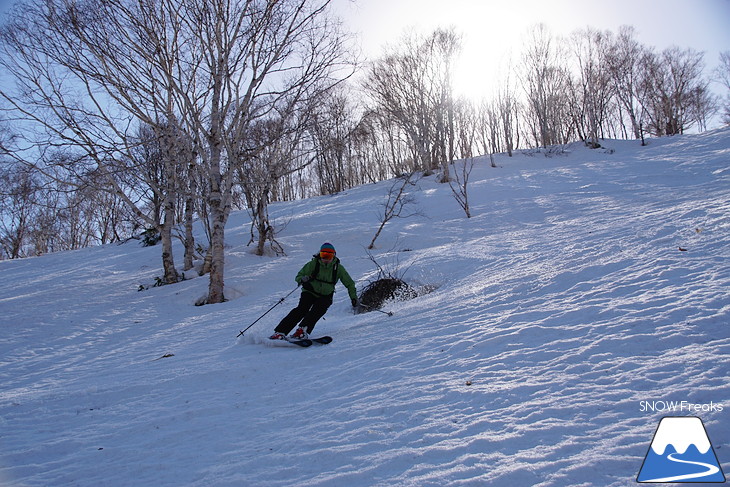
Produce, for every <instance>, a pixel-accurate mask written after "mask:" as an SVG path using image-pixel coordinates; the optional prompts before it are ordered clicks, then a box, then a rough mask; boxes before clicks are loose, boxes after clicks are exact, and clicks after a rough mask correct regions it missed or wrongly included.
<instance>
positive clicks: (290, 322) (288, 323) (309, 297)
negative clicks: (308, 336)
mask: <svg viewBox="0 0 730 487" xmlns="http://www.w3.org/2000/svg"><path fill="white" fill-rule="evenodd" d="M330 305H332V294H330V295H329V296H315V295H314V294H312V293H309V292H302V295H301V296H300V297H299V305H297V307H296V308H294V309H293V310H291V311H290V312H289V314H288V315H286V316H285V317H284V319H283V320H281V322H280V323H279V324H278V325H277V326H276V328H275V329H274V331H275V332H277V333H283V334H285V335H288V334H289V332H290V331H292V330H293V329H294V327H295V326H297V324H299V326H301V327H302V328H304V329H305V330H306V331H307V333H312V331H313V330H314V325H316V324H317V321H319V319H320V318H321V317H323V316H324V314H325V313H326V312H327V309H328V308H329V307H330ZM300 322H301V323H300Z"/></svg>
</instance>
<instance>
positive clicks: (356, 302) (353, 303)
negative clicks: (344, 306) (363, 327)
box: [352, 299, 360, 308]
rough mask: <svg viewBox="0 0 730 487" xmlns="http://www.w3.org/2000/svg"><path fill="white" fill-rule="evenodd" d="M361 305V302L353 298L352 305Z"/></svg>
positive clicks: (355, 306) (354, 306)
mask: <svg viewBox="0 0 730 487" xmlns="http://www.w3.org/2000/svg"><path fill="white" fill-rule="evenodd" d="M359 305H360V302H359V301H358V300H357V299H353V300H352V307H353V308H357V307H358V306H359Z"/></svg>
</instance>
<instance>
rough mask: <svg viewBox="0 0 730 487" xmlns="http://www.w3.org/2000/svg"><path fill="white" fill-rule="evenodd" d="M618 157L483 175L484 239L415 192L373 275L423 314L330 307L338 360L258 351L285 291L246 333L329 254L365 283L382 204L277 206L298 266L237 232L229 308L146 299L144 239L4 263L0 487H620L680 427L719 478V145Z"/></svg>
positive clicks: (167, 294)
mask: <svg viewBox="0 0 730 487" xmlns="http://www.w3.org/2000/svg"><path fill="white" fill-rule="evenodd" d="M604 145H605V148H603V149H598V150H593V151H591V150H588V149H586V148H582V147H580V145H577V144H576V145H572V146H570V147H569V150H568V151H566V152H565V153H557V154H551V157H545V154H544V151H542V152H535V151H527V152H522V153H518V154H516V155H515V157H513V158H509V157H507V156H506V155H498V156H497V157H496V162H497V165H498V167H497V168H492V167H490V166H489V163H488V159H486V158H485V159H480V160H479V162H478V164H477V166H476V167H475V169H474V172H473V173H472V176H471V182H470V185H469V192H470V202H471V207H472V214H473V217H472V218H471V219H467V218H465V216H464V213H463V211H462V210H461V209H460V208H459V206H458V205H457V203H456V201H455V200H454V199H453V197H452V196H451V193H450V190H449V188H448V186H447V185H443V184H438V183H436V182H435V180H434V177H429V178H425V179H423V180H421V181H420V183H419V186H418V188H417V189H414V191H413V193H412V194H413V196H414V197H415V198H416V201H417V204H418V207H419V209H420V210H421V212H422V213H423V214H424V216H423V217H414V218H409V219H401V220H394V221H392V222H390V223H388V224H387V225H386V227H385V230H384V232H383V234H382V235H381V237H380V238H379V239H378V241H377V245H378V248H377V249H375V250H374V251H373V255H374V256H375V257H376V258H377V259H378V261H379V262H380V263H381V264H386V265H387V266H390V267H391V268H393V267H396V266H398V267H399V268H400V269H402V270H405V269H408V270H407V273H406V275H405V279H406V280H407V281H409V282H410V283H411V284H413V285H416V286H430V287H433V288H435V290H434V291H433V292H431V293H430V294H426V295H423V296H420V297H419V298H417V299H414V300H411V301H405V302H391V303H388V304H387V305H386V306H385V308H384V309H386V310H388V311H391V312H393V313H394V315H393V316H392V317H388V316H386V315H385V314H383V313H367V314H361V315H353V314H352V313H351V311H350V307H349V299H348V298H347V293H346V292H345V290H344V287H342V286H341V285H338V292H337V294H336V296H335V303H334V305H333V306H332V308H330V311H329V312H328V314H327V315H326V317H325V320H324V321H321V322H320V323H319V324H318V325H317V328H316V331H315V334H328V335H331V336H333V337H334V342H333V343H331V344H329V345H326V346H312V347H310V348H308V349H300V348H295V347H293V346H292V347H286V348H283V347H276V346H273V345H274V344H273V343H271V342H269V341H268V340H267V339H266V337H267V336H268V335H269V334H270V333H271V332H272V330H273V327H274V326H275V325H276V323H277V322H278V321H279V320H280V319H281V318H282V317H283V316H284V315H285V314H286V313H287V312H288V310H289V309H291V307H292V306H294V305H295V304H296V300H297V294H296V293H295V294H293V295H292V296H291V297H289V298H288V299H287V300H286V301H285V302H284V304H282V305H280V306H277V307H276V308H274V310H273V311H272V312H271V313H269V314H268V315H267V316H266V317H265V318H264V319H262V320H261V321H260V322H259V323H257V324H256V325H255V326H254V327H252V328H251V329H250V330H249V331H248V332H247V333H246V334H245V335H244V336H243V337H242V338H239V339H236V335H237V334H238V332H239V330H242V329H243V328H245V327H246V326H248V325H249V324H251V323H252V322H253V321H254V320H255V319H256V318H258V317H259V316H260V315H261V314H263V313H264V312H265V311H266V310H267V309H269V308H270V307H271V306H272V305H274V304H275V303H276V302H277V301H278V300H279V299H280V298H281V297H283V296H285V295H286V294H287V293H289V292H290V291H291V290H292V289H294V288H295V283H294V280H293V279H294V276H295V274H296V272H297V271H298V270H299V268H300V267H301V266H302V265H303V264H304V263H305V262H306V261H307V260H308V259H309V257H310V256H311V254H312V253H313V252H314V251H316V250H317V249H318V248H319V245H321V243H323V242H325V241H330V242H332V243H333V244H334V245H335V247H336V248H337V252H338V256H339V257H340V258H341V259H342V262H343V264H344V265H345V266H346V268H347V270H348V271H349V272H350V274H351V275H352V276H353V278H355V279H356V280H358V285H359V288H362V287H364V286H365V285H366V284H367V282H368V281H369V280H372V279H373V278H375V276H376V274H377V269H376V268H375V266H374V265H373V263H372V262H370V260H369V259H368V258H367V255H366V252H365V250H364V247H365V246H366V245H367V244H368V243H369V242H370V239H371V238H372V236H373V234H374V232H375V230H376V228H377V225H378V223H379V222H378V217H377V209H378V205H380V204H381V203H382V202H384V200H385V195H386V193H387V190H388V188H389V186H390V184H391V183H390V182H383V183H378V184H372V185H367V186H363V187H359V188H355V189H352V190H350V191H347V192H345V193H342V194H338V195H333V196H324V197H318V198H312V199H308V200H304V201H298V202H289V203H278V204H275V205H273V206H272V207H271V211H270V213H271V215H272V216H273V217H274V218H276V221H277V223H278V224H279V225H280V227H281V228H284V230H283V231H282V233H281V234H280V235H279V239H280V241H281V242H282V244H283V245H284V248H285V249H286V251H287V254H288V255H287V256H285V257H272V256H269V257H257V256H255V255H253V254H252V253H251V252H250V249H249V248H248V247H247V246H246V243H247V242H248V238H249V234H248V232H249V226H248V223H249V222H248V218H247V216H246V214H245V213H237V214H234V215H232V216H231V219H230V223H229V226H228V229H227V245H228V249H227V251H228V253H227V261H226V265H227V268H226V292H227V296H228V298H230V300H229V301H228V302H226V303H224V304H219V305H209V306H203V307H195V306H194V305H193V303H194V302H195V301H196V300H197V299H198V298H199V297H201V296H202V295H204V294H205V293H206V290H207V277H195V278H192V279H189V280H187V281H185V282H183V283H180V284H176V285H173V286H164V287H158V288H151V289H149V290H146V291H138V290H137V289H138V288H139V286H140V285H141V284H142V285H151V284H153V283H154V278H155V276H159V275H161V263H160V261H161V259H160V255H159V252H160V250H159V248H157V247H153V248H142V247H140V246H139V244H138V242H136V241H131V242H128V243H126V244H124V245H107V246H103V247H97V248H89V249H84V250H79V251H74V252H65V253H58V254H49V255H45V256H42V257H37V258H29V259H22V260H15V261H4V262H0V274H1V275H2V277H3V279H2V281H1V282H0V325H1V327H2V335H1V336H0V384H1V386H0V484H2V485H8V486H51V485H52V486H59V485H70V486H98V485H105V486H129V485H135V486H146V485H155V486H179V485H187V486H229V485H230V486H242V485H245V486H271V487H277V486H282V487H283V486H292V485H297V486H343V485H347V486H348V487H360V486H419V487H421V486H447V485H448V486H452V485H453V486H490V485H494V486H502V485H539V486H556V487H557V486H567V485H584V486H587V485H602V486H624V485H629V484H631V483H633V482H634V479H635V478H636V475H637V472H638V471H639V469H640V467H641V464H642V461H643V459H644V456H645V455H646V453H647V449H648V448H649V445H650V442H651V440H652V435H653V434H654V432H655V430H656V427H657V425H658V423H659V420H660V419H661V418H662V417H663V416H667V415H671V416H701V418H702V420H703V422H704V424H705V427H706V429H707V432H708V435H709V437H710V441H711V442H712V444H713V446H714V449H715V451H716V453H717V456H718V459H719V461H720V463H721V465H723V470H724V471H725V472H728V470H729V467H730V456H728V455H729V454H728V452H730V445H729V440H730V421H728V417H727V416H728V414H730V380H728V377H729V376H730V358H729V352H730V332H729V331H728V324H729V323H728V322H729V321H730V320H729V318H730V292H729V291H728V290H730V267H729V266H728V262H730V260H729V259H728V257H730V131H728V130H718V131H713V132H708V133H705V134H700V135H687V136H677V137H672V138H664V139H652V140H650V141H649V145H648V146H646V147H641V146H640V144H639V143H638V142H635V141H606V142H605V144H604ZM199 238H201V239H202V238H203V236H202V234H201V235H200V236H199ZM680 248H681V249H684V250H680ZM176 259H178V260H177V261H178V262H182V249H181V248H176ZM188 277H192V276H188ZM643 401H665V402H666V403H669V402H670V401H678V402H681V401H686V403H688V404H696V405H705V404H711V403H712V404H713V405H714V406H713V407H712V408H704V409H707V410H702V409H700V411H701V412H699V413H697V412H694V411H692V412H688V411H676V412H672V411H666V410H663V411H662V410H659V409H647V408H645V407H643V406H642V404H644V403H643ZM662 404H664V402H662ZM718 405H719V406H720V407H716V406H718Z"/></svg>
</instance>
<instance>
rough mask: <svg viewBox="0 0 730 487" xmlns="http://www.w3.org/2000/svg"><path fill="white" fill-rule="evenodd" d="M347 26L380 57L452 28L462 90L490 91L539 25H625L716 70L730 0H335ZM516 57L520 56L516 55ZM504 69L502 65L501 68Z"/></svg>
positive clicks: (729, 34)
mask: <svg viewBox="0 0 730 487" xmlns="http://www.w3.org/2000/svg"><path fill="white" fill-rule="evenodd" d="M334 2H335V4H336V9H337V10H338V12H339V13H340V15H341V16H342V17H343V18H344V20H345V22H346V25H347V26H349V27H350V29H352V30H353V31H355V32H357V33H358V34H359V36H360V41H361V45H362V48H363V51H364V54H365V55H366V56H367V57H368V58H370V59H373V58H376V57H377V56H379V55H380V54H382V52H383V46H384V45H386V44H397V43H398V41H399V40H400V39H401V38H402V36H403V34H404V33H405V32H407V31H409V30H415V31H416V32H423V33H428V32H431V31H433V29H435V28H436V27H451V26H453V27H454V28H455V30H456V31H457V33H460V34H461V35H462V36H463V41H462V42H463V46H462V56H461V62H460V67H459V72H457V73H456V76H455V83H456V89H457V91H460V92H461V93H462V94H465V95H469V96H473V97H479V96H489V95H491V90H492V89H493V87H492V86H490V84H489V82H490V80H492V79H494V78H495V75H494V73H495V72H498V71H500V69H501V68H500V66H507V65H508V64H509V60H510V55H511V56H512V57H513V58H515V57H516V54H517V53H518V52H519V50H520V48H521V46H522V45H523V41H522V38H523V37H524V36H525V34H526V32H527V31H528V30H529V29H530V28H531V27H532V26H534V25H535V24H538V23H544V24H546V26H547V27H548V29H549V31H550V32H552V33H553V34H555V35H560V36H568V35H569V34H571V33H572V32H574V31H576V30H579V29H584V28H586V27H588V26H590V27H593V28H596V29H600V30H610V31H612V32H614V33H616V32H618V29H619V27H620V26H622V25H631V26H633V27H634V28H635V29H636V31H637V32H636V33H637V38H638V40H639V41H640V42H642V43H643V44H645V45H647V46H652V47H655V48H657V49H659V50H662V49H664V48H667V47H670V46H672V45H676V46H679V47H682V48H686V47H691V48H693V49H696V50H698V51H704V52H705V63H706V66H707V68H708V70H709V69H711V68H714V67H715V66H716V65H717V64H718V57H719V53H720V52H721V51H724V50H730V0H601V1H596V0H580V1H577V0H550V1H546V0H499V1H495V0H334ZM513 62H514V59H513ZM502 70H503V68H502Z"/></svg>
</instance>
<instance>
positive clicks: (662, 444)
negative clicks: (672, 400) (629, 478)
mask: <svg viewBox="0 0 730 487" xmlns="http://www.w3.org/2000/svg"><path fill="white" fill-rule="evenodd" d="M636 481H637V482H641V483H643V482H717V483H722V482H725V475H724V474H723V472H722V469H721V468H720V463H719V462H718V461H717V456H716V455H715V450H713V448H712V445H711V444H710V439H709V437H708V436H707V431H706V430H705V425H704V424H703V423H702V420H701V419H700V418H697V417H694V416H682V417H677V416H667V417H664V418H662V420H661V421H660V422H659V426H658V427H657V430H656V433H654V438H653V439H652V441H651V445H650V446H649V451H648V452H647V453H646V457H645V458H644V463H643V464H642V465H641V470H639V475H638V477H637V478H636Z"/></svg>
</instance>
